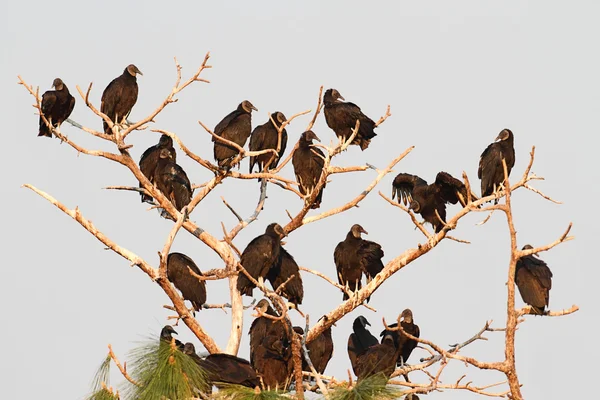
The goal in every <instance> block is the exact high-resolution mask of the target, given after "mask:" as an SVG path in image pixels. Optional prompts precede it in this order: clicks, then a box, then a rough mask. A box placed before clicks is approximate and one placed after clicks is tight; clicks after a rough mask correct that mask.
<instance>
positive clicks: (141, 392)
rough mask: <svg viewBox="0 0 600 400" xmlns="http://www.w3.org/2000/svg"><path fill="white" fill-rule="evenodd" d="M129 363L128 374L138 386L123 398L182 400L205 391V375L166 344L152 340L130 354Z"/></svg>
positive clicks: (132, 387) (132, 386) (190, 361)
mask: <svg viewBox="0 0 600 400" xmlns="http://www.w3.org/2000/svg"><path fill="white" fill-rule="evenodd" d="M129 359H130V360H131V361H130V363H129V365H130V366H131V369H130V374H131V376H132V377H133V379H134V380H135V381H136V382H138V383H139V384H140V386H139V387H138V386H134V385H131V386H130V387H128V389H127V394H128V396H127V398H132V399H136V400H161V399H165V398H167V399H171V400H183V399H190V398H193V397H198V396H197V391H198V390H200V391H202V392H206V391H207V389H208V384H207V375H206V372H205V371H203V370H202V369H201V368H200V367H199V366H198V364H196V363H195V362H194V360H192V359H191V358H190V357H188V356H187V355H186V354H183V353H182V352H181V351H180V350H179V349H177V348H174V347H172V346H171V344H170V343H165V342H164V341H159V340H156V339H152V342H150V343H146V344H143V345H141V346H140V347H138V348H136V349H134V350H132V351H131V353H130V355H129Z"/></svg>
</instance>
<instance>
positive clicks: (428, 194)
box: [392, 172, 477, 233]
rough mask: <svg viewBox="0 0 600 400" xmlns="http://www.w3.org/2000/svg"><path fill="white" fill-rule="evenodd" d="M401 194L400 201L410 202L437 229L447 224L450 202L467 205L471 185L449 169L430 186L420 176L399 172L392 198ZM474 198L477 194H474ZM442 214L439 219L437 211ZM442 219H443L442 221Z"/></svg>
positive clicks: (395, 179)
mask: <svg viewBox="0 0 600 400" xmlns="http://www.w3.org/2000/svg"><path fill="white" fill-rule="evenodd" d="M396 196H398V203H404V205H409V208H410V209H411V210H413V211H414V212H416V213H418V214H421V216H422V217H423V219H424V220H425V221H426V222H429V223H430V224H431V225H432V226H433V228H434V230H435V231H436V233H437V232H439V231H441V230H442V229H443V228H444V224H445V223H446V204H456V203H458V202H459V201H460V204H462V205H463V207H464V206H466V205H467V188H466V187H465V185H464V184H463V183H462V182H461V181H459V180H458V179H456V178H454V177H453V176H452V175H450V174H449V173H447V172H439V173H438V174H437V176H436V177H435V182H434V183H432V184H431V185H428V184H427V182H425V181H424V180H423V179H421V178H419V177H418V176H416V175H410V174H398V175H397V176H396V178H394V182H393V183H392V199H394V198H396ZM471 198H472V199H473V200H477V197H475V196H471ZM436 211H437V214H439V218H438V216H437V214H436ZM440 218H441V219H442V221H443V222H444V223H442V222H440Z"/></svg>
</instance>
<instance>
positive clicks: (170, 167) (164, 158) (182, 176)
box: [154, 148, 193, 211]
mask: <svg viewBox="0 0 600 400" xmlns="http://www.w3.org/2000/svg"><path fill="white" fill-rule="evenodd" d="M154 182H155V184H156V187H157V189H158V190H160V191H161V192H163V194H164V195H165V196H166V197H167V199H169V200H170V201H171V203H173V205H174V206H175V208H177V209H178V210H179V211H181V210H182V209H183V207H185V206H187V205H188V204H189V203H190V201H192V193H193V190H192V184H191V183H190V180H189V179H188V177H187V174H186V173H185V171H184V170H183V168H181V167H180V166H179V165H177V164H176V163H175V151H174V150H171V149H168V148H164V149H161V150H160V153H159V159H158V163H157V164H156V169H155V170H154Z"/></svg>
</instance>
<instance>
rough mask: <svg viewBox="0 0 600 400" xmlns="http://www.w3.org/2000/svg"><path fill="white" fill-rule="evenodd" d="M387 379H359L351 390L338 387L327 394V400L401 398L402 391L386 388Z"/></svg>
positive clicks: (389, 399) (388, 399)
mask: <svg viewBox="0 0 600 400" xmlns="http://www.w3.org/2000/svg"><path fill="white" fill-rule="evenodd" d="M387 381H388V378H387V377H386V376H385V375H384V374H383V373H380V374H376V375H372V376H369V377H368V378H365V379H361V380H359V381H358V382H356V384H355V385H354V386H352V387H351V388H348V387H344V386H338V387H336V388H335V389H334V390H333V391H331V392H330V393H329V396H328V397H329V400H374V399H378V400H379V399H381V400H392V399H397V398H399V397H400V396H402V394H403V393H402V391H400V390H398V389H393V388H391V387H389V386H387Z"/></svg>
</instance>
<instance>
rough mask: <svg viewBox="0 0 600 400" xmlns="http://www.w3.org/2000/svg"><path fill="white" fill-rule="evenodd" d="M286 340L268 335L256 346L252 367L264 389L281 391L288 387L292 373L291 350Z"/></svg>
mask: <svg viewBox="0 0 600 400" xmlns="http://www.w3.org/2000/svg"><path fill="white" fill-rule="evenodd" d="M290 344H291V343H290V341H289V340H288V339H287V338H285V337H284V338H281V337H279V336H277V335H274V334H270V335H267V336H265V337H264V338H263V339H262V340H261V342H260V344H259V345H258V346H257V348H256V350H255V353H254V362H253V363H252V366H253V367H254V369H255V370H256V372H257V373H258V375H259V377H260V378H261V379H262V382H263V384H264V387H265V388H266V389H283V390H285V389H286V388H287V386H288V385H289V382H290V380H291V377H292V372H293V362H292V348H291V345H290Z"/></svg>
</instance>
